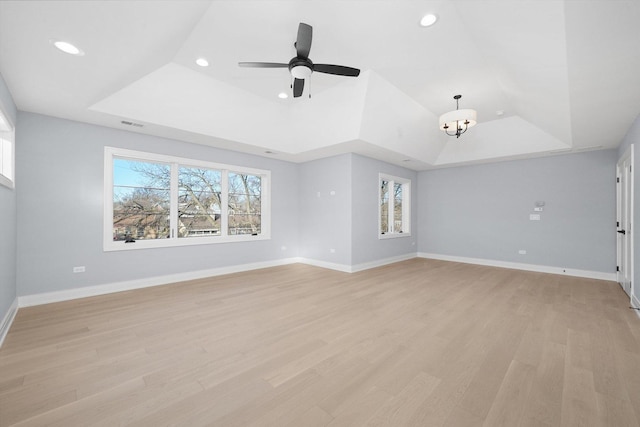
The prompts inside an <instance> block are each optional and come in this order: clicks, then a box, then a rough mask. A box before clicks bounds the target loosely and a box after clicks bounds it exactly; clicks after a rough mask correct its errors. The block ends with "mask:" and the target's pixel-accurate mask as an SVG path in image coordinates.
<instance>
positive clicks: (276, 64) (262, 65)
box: [238, 62, 289, 68]
mask: <svg viewBox="0 0 640 427" xmlns="http://www.w3.org/2000/svg"><path fill="white" fill-rule="evenodd" d="M238 65H239V66H241V67H248V68H289V64H281V63H279V62H238Z"/></svg>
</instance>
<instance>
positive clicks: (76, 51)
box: [52, 40, 84, 56]
mask: <svg viewBox="0 0 640 427" xmlns="http://www.w3.org/2000/svg"><path fill="white" fill-rule="evenodd" d="M52 42H53V45H54V46H55V47H57V48H58V49H60V50H61V51H63V52H64V53H68V54H69V55H76V56H82V55H84V52H83V51H82V50H80V48H78V47H77V46H74V45H72V44H71V43H69V42H65V41H62V40H52Z"/></svg>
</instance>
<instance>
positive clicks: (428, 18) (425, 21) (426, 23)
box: [420, 13, 438, 27]
mask: <svg viewBox="0 0 640 427" xmlns="http://www.w3.org/2000/svg"><path fill="white" fill-rule="evenodd" d="M437 20H438V17H437V16H436V15H434V14H433V13H429V14H427V15H424V16H423V17H422V19H421V20H420V25H421V26H423V27H430V26H432V25H433V24H435V23H436V21H437Z"/></svg>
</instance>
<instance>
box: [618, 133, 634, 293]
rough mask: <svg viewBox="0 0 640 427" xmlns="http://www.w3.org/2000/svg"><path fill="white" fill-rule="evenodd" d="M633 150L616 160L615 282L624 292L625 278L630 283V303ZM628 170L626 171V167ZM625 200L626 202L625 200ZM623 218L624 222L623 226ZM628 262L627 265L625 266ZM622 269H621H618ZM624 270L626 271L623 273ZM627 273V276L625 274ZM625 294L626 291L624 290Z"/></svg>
mask: <svg viewBox="0 0 640 427" xmlns="http://www.w3.org/2000/svg"><path fill="white" fill-rule="evenodd" d="M633 154H634V148H633V144H631V145H630V146H629V148H627V150H626V151H625V152H624V154H623V155H622V156H621V157H620V158H619V159H618V162H617V164H616V225H617V227H616V265H617V266H618V268H617V272H616V280H617V282H618V283H619V284H620V286H621V287H622V289H623V290H625V283H623V282H624V280H625V277H627V278H628V280H629V282H630V289H629V300H630V301H632V298H633V294H634V292H633V290H634V285H635V280H634V268H633V260H634V254H633V252H634V251H633V234H634V226H633V210H634V209H633V208H634V206H633V205H634V203H633V199H634V191H633V190H634V189H633V181H634V180H633V172H634V165H633V163H634V162H633V159H634V155H633ZM627 165H628V167H629V170H628V171H627V170H626V167H627ZM625 198H626V200H625ZM624 208H626V212H625V215H624V216H623V209H624ZM623 217H624V219H625V220H626V221H625V222H626V223H625V224H623ZM618 230H624V231H625V234H621V233H619V232H617V231H618ZM625 245H626V251H627V254H626V262H625V260H624V259H623V258H625V257H624V256H623V254H624V251H623V247H624V246H625ZM627 262H628V264H629V265H626V264H627ZM620 267H622V268H620ZM625 270H626V271H625ZM627 273H628V274H627ZM625 293H626V290H625Z"/></svg>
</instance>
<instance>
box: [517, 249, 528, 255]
mask: <svg viewBox="0 0 640 427" xmlns="http://www.w3.org/2000/svg"><path fill="white" fill-rule="evenodd" d="M518 253H519V254H520V255H526V254H527V251H526V250H524V249H520V250H519V251H518Z"/></svg>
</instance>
